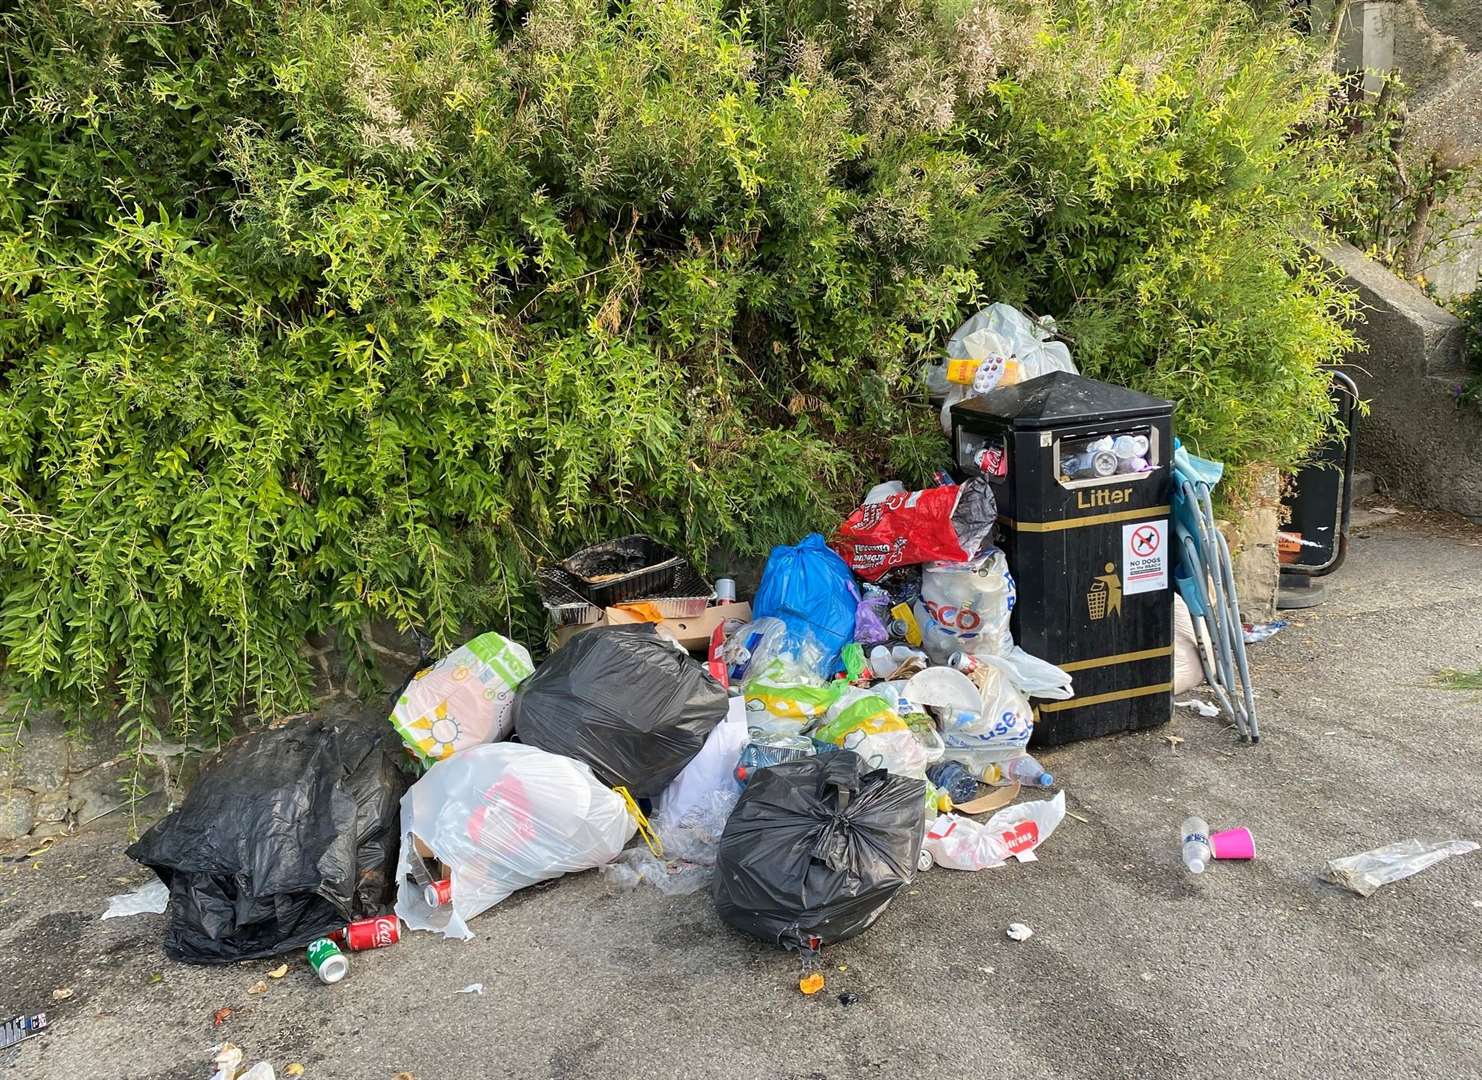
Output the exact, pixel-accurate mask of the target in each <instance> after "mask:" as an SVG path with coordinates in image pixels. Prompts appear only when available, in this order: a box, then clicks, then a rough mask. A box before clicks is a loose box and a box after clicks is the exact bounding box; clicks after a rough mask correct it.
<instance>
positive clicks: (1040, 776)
mask: <svg viewBox="0 0 1482 1080" xmlns="http://www.w3.org/2000/svg"><path fill="white" fill-rule="evenodd" d="M983 782H984V783H985V784H994V785H998V786H1005V787H1006V786H1007V785H1009V784H1015V783H1017V784H1023V785H1024V786H1025V787H1040V788H1047V787H1050V786H1051V785H1052V784H1054V783H1055V777H1054V775H1053V774H1052V773H1049V772H1047V771H1046V770H1045V767H1044V766H1043V765H1041V764H1040V763H1039V762H1038V761H1036V760H1035V759H1034V757H1033V755H1031V754H1020V755H1019V756H1018V757H1012V758H1009V760H1007V761H1001V762H999V763H998V764H996V765H989V766H988V767H987V768H986V769H984V770H983Z"/></svg>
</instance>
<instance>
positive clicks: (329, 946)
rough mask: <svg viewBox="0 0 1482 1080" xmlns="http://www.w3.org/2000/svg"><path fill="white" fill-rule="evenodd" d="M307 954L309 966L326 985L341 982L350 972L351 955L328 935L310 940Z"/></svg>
mask: <svg viewBox="0 0 1482 1080" xmlns="http://www.w3.org/2000/svg"><path fill="white" fill-rule="evenodd" d="M305 955H306V957H307V959H308V961H309V967H311V968H313V969H314V974H315V975H317V976H319V981H320V982H322V983H324V984H326V985H332V984H334V983H337V982H340V981H341V980H342V979H344V977H345V976H346V975H348V974H350V959H349V957H347V956H346V955H345V954H344V953H342V952H341V951H340V947H339V946H338V945H336V944H335V943H334V942H333V941H331V940H330V939H329V938H327V937H322V938H318V939H316V940H314V941H311V942H309V947H308V949H307V950H306V952H305Z"/></svg>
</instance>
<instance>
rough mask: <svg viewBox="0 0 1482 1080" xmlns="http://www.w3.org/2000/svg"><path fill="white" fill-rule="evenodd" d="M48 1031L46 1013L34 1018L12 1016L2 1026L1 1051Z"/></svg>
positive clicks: (0, 1033)
mask: <svg viewBox="0 0 1482 1080" xmlns="http://www.w3.org/2000/svg"><path fill="white" fill-rule="evenodd" d="M45 1031H46V1013H36V1014H34V1015H32V1016H12V1017H11V1018H10V1019H9V1020H7V1021H5V1022H4V1023H3V1024H0V1050H7V1049H9V1048H10V1047H12V1046H16V1045H18V1044H19V1043H23V1042H25V1041H26V1040H27V1039H34V1038H35V1037H36V1036H38V1035H40V1034H43V1033H44V1032H45Z"/></svg>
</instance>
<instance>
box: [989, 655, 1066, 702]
mask: <svg viewBox="0 0 1482 1080" xmlns="http://www.w3.org/2000/svg"><path fill="white" fill-rule="evenodd" d="M978 662H979V663H981V664H985V665H987V666H989V667H994V668H997V669H999V670H1000V671H1002V672H1003V673H1004V674H1005V675H1007V676H1008V679H1009V682H1011V683H1013V685H1014V689H1016V690H1018V691H1019V693H1021V694H1023V695H1024V696H1025V697H1027V698H1044V699H1046V700H1048V701H1068V700H1069V699H1070V698H1072V697H1074V696H1075V690H1074V688H1073V687H1072V686H1071V678H1070V672H1068V671H1065V670H1064V669H1063V668H1058V667H1056V666H1055V665H1054V664H1052V663H1050V662H1049V661H1048V660H1041V659H1040V658H1039V657H1037V656H1032V655H1030V654H1029V653H1027V652H1025V651H1024V650H1023V649H1022V648H1020V647H1019V646H1018V645H1011V646H1010V647H1009V649H1008V651H1007V652H1004V653H1002V654H1001V655H998V656H993V655H986V656H979V657H978Z"/></svg>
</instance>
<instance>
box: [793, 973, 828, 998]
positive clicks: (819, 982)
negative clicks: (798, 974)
mask: <svg viewBox="0 0 1482 1080" xmlns="http://www.w3.org/2000/svg"><path fill="white" fill-rule="evenodd" d="M823 982H824V980H823V972H821V971H815V972H813V974H811V975H804V976H803V977H802V978H801V979H799V980H798V989H799V990H801V991H802V992H803V993H804V994H806V995H807V996H808V997H812V996H813V995H814V994H816V993H818V991H820V990H822V989H823Z"/></svg>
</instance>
